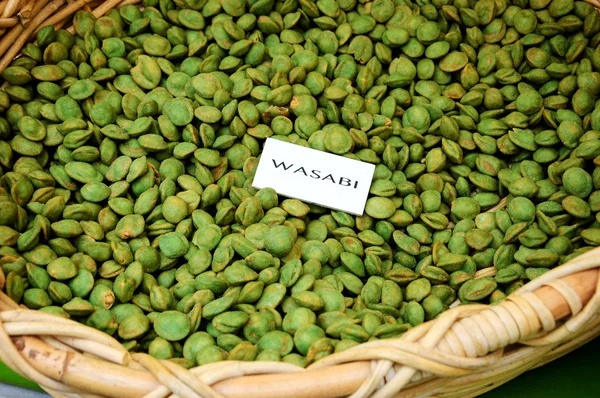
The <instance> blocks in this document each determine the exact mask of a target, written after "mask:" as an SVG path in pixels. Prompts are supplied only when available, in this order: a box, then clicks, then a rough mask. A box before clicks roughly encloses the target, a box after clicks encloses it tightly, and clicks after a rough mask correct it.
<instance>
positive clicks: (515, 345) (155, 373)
mask: <svg viewBox="0 0 600 398" xmlns="http://www.w3.org/2000/svg"><path fill="white" fill-rule="evenodd" d="M140 1H141V0H125V1H122V0H109V1H106V2H103V1H93V0H76V1H69V0H67V1H65V0H1V1H0V72H1V71H2V70H3V69H4V68H6V67H7V66H8V65H9V64H10V62H11V61H12V60H13V59H14V58H15V57H16V56H17V55H18V53H19V51H20V49H21V47H22V46H23V45H24V44H25V43H27V42H28V41H29V40H31V38H32V37H35V33H36V32H37V31H38V30H39V29H41V28H42V27H43V26H47V25H54V26H55V27H56V28H57V29H58V28H61V27H63V26H68V25H67V24H68V23H69V20H70V18H71V17H72V15H73V14H74V13H75V12H76V11H77V10H79V9H85V10H88V11H92V12H93V14H94V15H95V16H96V17H100V16H102V15H104V14H105V13H106V12H107V11H109V10H110V9H112V8H115V7H119V6H121V5H124V4H132V3H134V4H135V3H139V2H140ZM224 1H226V0H224ZM588 2H589V3H592V4H594V5H595V6H596V7H599V8H600V2H599V1H597V0H595V1H588ZM11 261H14V259H13V258H10V257H4V258H1V259H0V265H1V264H3V263H5V262H11ZM598 268H600V248H596V249H594V250H591V251H589V252H587V253H585V254H583V255H581V256H579V257H577V258H575V259H574V260H572V261H570V262H569V263H567V264H564V265H561V266H559V267H557V268H555V269H553V270H552V271H550V272H547V273H545V274H544V275H542V276H541V277H539V278H537V279H535V280H534V281H532V282H530V283H528V284H527V285H525V286H524V287H522V288H521V289H519V290H518V291H517V292H515V293H513V294H512V295H511V296H509V297H508V299H507V300H505V301H504V302H502V303H500V304H498V305H494V306H488V305H468V306H455V308H453V309H451V310H449V311H446V312H444V313H443V314H442V315H441V316H440V317H438V318H437V319H435V320H432V321H429V322H427V323H424V324H422V325H420V326H418V327H416V328H414V329H411V330H409V331H408V332H407V333H405V334H404V335H403V336H402V337H401V338H398V339H389V340H380V341H374V342H370V343H364V344H361V345H359V346H357V347H354V348H352V349H349V350H346V351H344V352H341V353H339V354H334V355H331V356H328V357H326V358H324V359H322V360H320V361H318V362H316V363H314V364H312V365H311V366H309V367H308V368H307V369H302V368H299V367H297V366H294V365H290V364H286V363H280V362H234V361H226V362H219V363H214V364H209V365H204V366H201V367H197V368H194V369H191V370H186V369H184V368H183V367H180V366H178V365H176V364H175V363H174V362H171V361H162V360H157V359H154V358H153V357H151V356H149V355H146V354H130V353H129V352H127V351H126V350H125V349H124V348H123V347H122V346H121V344H120V343H118V342H117V341H116V340H115V339H113V338H112V337H110V336H108V335H106V334H104V333H102V332H99V331H97V330H95V329H92V328H90V327H87V326H84V325H82V324H79V323H76V322H74V321H70V320H66V319H63V318H58V317H54V316H52V315H48V314H45V313H42V312H37V311H32V310H28V309H26V308H24V307H22V306H21V307H20V306H19V305H17V304H15V303H14V302H13V301H11V299H10V298H9V297H8V296H6V295H5V294H4V293H3V292H2V291H1V289H2V288H3V287H4V282H5V277H4V275H3V273H2V269H1V268H0V360H2V361H3V362H4V363H6V364H7V365H8V366H9V367H11V368H12V369H14V370H15V371H16V372H18V373H19V374H21V375H22V376H24V377H26V378H28V379H31V380H33V381H35V382H36V383H38V384H39V385H40V386H41V387H42V388H44V389H45V390H46V391H48V392H49V393H50V394H51V395H53V396H55V397H90V398H91V397H128V398H129V397H142V396H144V397H149V398H150V397H151V398H162V397H168V396H171V397H184V398H187V397H240V398H242V397H243V398H254V397H256V398H270V397H282V396H287V397H289V398H293V397H311V398H312V397H342V396H351V397H354V398H358V397H374V398H383V397H392V396H398V397H431V396H436V397H461V398H464V397H473V396H477V395H479V394H482V393H484V392H485V391H488V390H491V389H493V388H495V387H497V386H499V385H501V384H503V383H505V382H507V381H509V380H510V379H512V378H514V377H516V376H518V375H519V374H521V373H523V372H525V371H527V370H529V369H532V368H535V367H538V366H541V365H544V364H545V363H548V362H550V361H552V360H554V359H556V358H558V357H560V356H562V355H564V354H566V353H568V352H570V351H572V350H574V349H576V348H578V347H579V346H581V345H583V344H585V343H586V342H588V341H590V340H591V339H593V338H594V337H596V336H597V335H599V334H600V319H599V318H598V315H600V278H599V275H598V272H599V270H598ZM487 275H494V269H484V270H481V271H479V272H478V273H477V275H476V277H482V276H487Z"/></svg>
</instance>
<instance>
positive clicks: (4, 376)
mask: <svg viewBox="0 0 600 398" xmlns="http://www.w3.org/2000/svg"><path fill="white" fill-rule="evenodd" d="M0 382H3V383H8V384H13V385H15V386H19V387H25V388H29V389H31V390H38V391H43V390H42V389H41V388H40V387H39V386H38V385H37V384H35V383H34V382H32V381H29V380H27V379H26V378H24V377H22V376H21V375H19V374H17V373H15V372H13V370H12V369H10V368H9V367H8V366H6V365H5V364H3V363H2V362H0Z"/></svg>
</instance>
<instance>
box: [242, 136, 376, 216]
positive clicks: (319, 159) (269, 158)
mask: <svg viewBox="0 0 600 398" xmlns="http://www.w3.org/2000/svg"><path fill="white" fill-rule="evenodd" d="M374 172H375V165H373V164H370V163H365V162H360V161H358V160H353V159H348V158H345V157H343V156H338V155H332V154H330V153H327V152H321V151H317V150H316V149H310V148H305V147H303V146H300V145H295V144H290V143H287V142H283V141H279V140H277V139H272V138H267V141H266V142H265V145H264V148H263V151H262V154H261V156H260V161H259V163H258V168H257V170H256V175H255V176H254V183H253V185H252V186H253V187H254V188H258V189H260V188H266V187H270V188H273V189H274V190H275V191H276V192H277V193H278V194H280V195H283V196H287V197H290V198H294V199H300V200H302V201H305V202H310V203H314V204H317V205H321V206H324V207H329V208H331V209H334V210H341V211H345V212H348V213H350V214H354V215H358V216H360V215H362V214H363V211H364V209H365V203H366V201H367V196H368V194H369V187H370V186H371V180H372V179H373V173H374Z"/></svg>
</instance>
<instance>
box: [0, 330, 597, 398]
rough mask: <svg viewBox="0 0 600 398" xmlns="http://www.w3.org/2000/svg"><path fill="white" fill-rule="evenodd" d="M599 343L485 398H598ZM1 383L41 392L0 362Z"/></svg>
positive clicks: (533, 371)
mask: <svg viewBox="0 0 600 398" xmlns="http://www.w3.org/2000/svg"><path fill="white" fill-rule="evenodd" d="M598 357H600V339H595V340H593V341H591V342H589V343H588V344H586V345H585V346H584V347H581V348H579V349H577V350H575V351H573V352H572V353H569V354H568V355H566V356H564V357H562V358H560V359H557V360H556V361H553V362H551V363H549V364H548V365H545V366H543V367H541V368H538V369H534V370H532V371H530V372H527V373H525V374H523V375H521V376H519V377H518V378H516V379H514V380H512V381H510V382H509V383H506V384H505V385H503V386H500V387H498V388H496V389H495V390H493V391H490V392H488V393H486V394H484V395H482V396H481V397H482V398H537V397H539V398H564V397H577V398H592V397H598V395H599V391H600V378H599V377H598V365H597V358H598ZM0 382H4V383H9V384H14V385H17V386H20V387H26V388H30V389H34V390H41V389H40V388H39V387H38V386H37V385H36V384H35V383H32V382H31V381H29V380H26V379H24V378H23V377H21V376H19V375H18V374H16V373H15V372H13V371H12V370H10V369H9V368H8V367H7V366H6V365H4V364H3V363H2V362H0Z"/></svg>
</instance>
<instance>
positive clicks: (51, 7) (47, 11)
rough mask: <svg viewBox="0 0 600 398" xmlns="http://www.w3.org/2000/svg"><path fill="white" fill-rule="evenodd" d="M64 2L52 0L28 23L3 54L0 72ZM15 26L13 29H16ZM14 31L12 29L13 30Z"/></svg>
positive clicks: (0, 61)
mask: <svg viewBox="0 0 600 398" xmlns="http://www.w3.org/2000/svg"><path fill="white" fill-rule="evenodd" d="M64 2H65V0H52V1H51V2H50V3H49V4H48V5H47V6H46V7H44V8H43V9H42V10H41V11H40V12H39V14H37V15H36V16H35V17H34V18H33V19H32V20H31V22H30V23H29V25H28V26H27V28H26V29H25V30H24V31H23V33H20V34H19V37H18V39H17V40H16V41H15V42H14V43H13V44H12V46H11V47H10V49H9V50H8V51H7V52H6V53H5V54H4V56H3V57H2V58H1V59H0V71H2V70H4V68H6V67H7V66H8V65H9V64H10V63H11V62H12V60H13V59H14V58H15V57H16V56H17V54H19V51H20V50H21V47H23V45H24V44H25V43H26V42H27V40H29V36H30V35H31V33H33V31H34V30H35V28H37V27H38V25H39V24H40V23H42V22H43V21H44V20H45V19H46V18H48V17H50V15H52V14H53V13H54V12H55V11H56V10H58V9H59V8H60V6H62V5H63V4H64ZM18 26H21V25H17V26H15V28H17V27H18ZM13 29H14V28H13Z"/></svg>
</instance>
